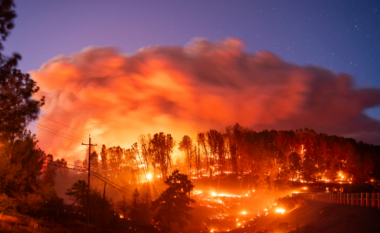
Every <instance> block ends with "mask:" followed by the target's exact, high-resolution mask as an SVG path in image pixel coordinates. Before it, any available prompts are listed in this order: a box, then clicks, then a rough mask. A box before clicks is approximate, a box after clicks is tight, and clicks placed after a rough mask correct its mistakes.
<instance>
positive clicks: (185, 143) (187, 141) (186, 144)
mask: <svg viewBox="0 0 380 233" xmlns="http://www.w3.org/2000/svg"><path fill="white" fill-rule="evenodd" d="M192 147H193V143H192V140H191V138H190V137H189V136H187V135H185V136H183V138H182V141H180V142H179V147H178V149H179V150H180V151H183V152H185V155H186V160H187V162H188V163H189V174H191V172H192V171H191V164H192V157H193V156H192V155H193V153H192Z"/></svg>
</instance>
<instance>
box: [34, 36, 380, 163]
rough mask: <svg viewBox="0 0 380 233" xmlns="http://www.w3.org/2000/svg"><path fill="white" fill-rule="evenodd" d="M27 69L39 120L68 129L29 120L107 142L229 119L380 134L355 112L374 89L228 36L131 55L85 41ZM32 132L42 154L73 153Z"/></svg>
mask: <svg viewBox="0 0 380 233" xmlns="http://www.w3.org/2000/svg"><path fill="white" fill-rule="evenodd" d="M30 73H31V75H32V77H33V79H34V80H36V81H37V83H38V85H39V86H40V88H41V92H40V93H39V94H40V95H45V96H46V105H45V106H44V107H43V116H46V117H48V118H50V119H54V120H55V121H57V122H60V123H63V124H65V125H67V126H70V127H71V128H68V127H65V126H63V125H60V124H57V123H55V122H53V121H51V120H49V119H48V118H44V117H40V119H39V121H38V124H40V125H44V126H46V127H48V128H50V129H54V130H55V131H58V132H61V133H64V134H65V135H72V136H73V137H76V138H80V139H85V138H87V136H88V135H87V134H88V133H91V135H93V137H94V138H96V141H95V143H96V142H97V143H98V144H106V145H107V146H117V145H120V146H122V147H129V146H130V145H131V144H132V143H134V142H136V141H137V138H138V136H139V135H141V134H147V133H157V132H165V133H171V134H172V135H173V136H174V137H175V138H176V140H177V142H178V140H180V138H181V137H182V136H183V135H185V134H188V135H193V133H196V132H197V131H199V130H208V129H210V128H216V129H221V128H223V127H224V126H226V125H231V124H235V123H236V122H238V123H239V124H241V125H244V126H249V127H253V128H254V129H257V130H261V129H265V128H267V129H295V128H304V127H309V128H313V129H315V130H316V131H320V132H326V133H334V134H340V135H351V136H354V137H356V138H360V137H361V136H363V134H366V135H369V134H370V135H372V136H373V135H376V137H377V138H376V140H377V142H379V139H380V136H379V135H380V133H379V132H380V123H379V121H376V120H374V119H371V118H369V117H368V116H366V115H365V114H363V110H364V109H365V108H368V107H373V106H376V105H378V104H379V103H380V90H379V89H371V90H369V89H358V90H355V89H353V87H352V85H351V78H350V76H348V75H346V74H334V73H333V72H331V71H329V70H326V69H324V68H321V67H312V66H310V67H301V66H297V65H295V64H290V63H287V62H285V61H282V60H281V59H280V58H278V57H277V56H276V55H274V54H272V53H270V52H260V53H257V54H249V53H246V52H245V51H244V44H243V43H242V42H241V41H239V40H236V39H229V40H225V41H221V42H217V43H211V42H209V41H207V40H200V39H198V40H194V41H193V42H192V43H190V44H188V45H187V46H185V47H164V46H154V47H148V48H143V49H141V50H139V51H138V52H136V53H135V54H133V55H131V56H129V55H125V54H121V53H119V52H118V51H117V50H116V49H115V48H111V47H100V48H92V47H91V48H87V49H85V50H83V51H82V52H80V53H76V54H73V55H72V56H58V57H56V58H53V59H51V60H50V61H48V62H47V63H45V64H44V65H43V66H42V67H41V68H40V69H39V70H38V71H32V72H30ZM73 129H76V130H73ZM78 130H80V132H79V131H78ZM87 132H88V133H87ZM86 133H87V134H86ZM37 136H38V139H39V140H40V144H41V147H42V148H43V149H45V150H46V151H47V152H48V153H53V154H54V155H55V156H56V157H64V158H67V159H69V161H70V160H73V159H77V156H78V155H77V154H76V153H82V155H81V157H80V158H81V159H83V156H84V152H83V151H84V148H83V146H81V145H80V143H78V142H75V141H72V140H68V139H67V138H65V137H58V136H56V135H52V134H50V133H49V132H47V131H45V130H38V131H37ZM81 151H82V152H81Z"/></svg>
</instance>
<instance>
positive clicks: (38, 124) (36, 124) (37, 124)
mask: <svg viewBox="0 0 380 233" xmlns="http://www.w3.org/2000/svg"><path fill="white" fill-rule="evenodd" d="M31 124H33V125H35V126H41V127H45V128H48V129H51V130H53V131H56V132H58V133H61V134H66V135H69V134H67V133H62V132H61V131H58V130H55V129H52V128H50V127H48V126H46V125H43V124H41V123H31ZM69 136H70V137H72V138H76V139H79V140H85V139H84V138H80V137H77V136H76V135H75V136H71V135H69Z"/></svg>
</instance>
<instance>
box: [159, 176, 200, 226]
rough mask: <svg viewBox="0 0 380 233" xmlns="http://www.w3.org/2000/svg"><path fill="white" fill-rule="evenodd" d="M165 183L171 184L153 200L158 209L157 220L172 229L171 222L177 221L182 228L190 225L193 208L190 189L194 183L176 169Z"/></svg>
mask: <svg viewBox="0 0 380 233" xmlns="http://www.w3.org/2000/svg"><path fill="white" fill-rule="evenodd" d="M165 184H167V185H169V188H167V189H166V190H165V191H164V192H163V193H162V194H161V195H160V197H159V198H158V199H157V200H155V201H153V202H152V208H153V210H156V209H158V211H157V214H156V216H155V217H154V219H155V221H159V222H160V225H161V227H162V228H164V229H165V228H167V229H168V230H169V231H170V230H171V222H177V223H178V226H179V227H180V228H183V227H184V226H186V225H188V221H189V220H190V219H191V215H190V214H189V211H190V210H192V207H191V206H190V204H191V203H195V201H194V200H193V199H191V198H190V191H191V190H192V189H193V188H194V185H193V183H192V182H191V181H190V180H188V179H187V175H184V174H180V173H179V171H178V170H175V171H174V172H173V173H172V175H171V176H169V178H167V179H166V181H165Z"/></svg>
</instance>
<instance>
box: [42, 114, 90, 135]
mask: <svg viewBox="0 0 380 233" xmlns="http://www.w3.org/2000/svg"><path fill="white" fill-rule="evenodd" d="M41 117H43V118H46V119H48V120H51V121H53V122H55V123H57V124H60V125H63V126H65V127H67V128H70V129H73V130H76V131H78V132H81V133H84V134H88V133H86V132H83V131H82V130H79V129H75V128H72V127H70V126H68V125H65V124H62V123H60V122H58V121H56V120H53V119H51V118H49V117H46V116H44V115H41Z"/></svg>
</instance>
